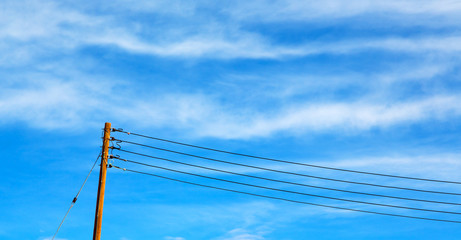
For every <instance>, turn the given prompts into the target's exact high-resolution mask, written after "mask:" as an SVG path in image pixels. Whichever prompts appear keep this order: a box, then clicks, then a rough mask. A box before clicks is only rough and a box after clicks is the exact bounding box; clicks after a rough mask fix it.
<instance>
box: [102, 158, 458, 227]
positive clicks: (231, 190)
mask: <svg viewBox="0 0 461 240" xmlns="http://www.w3.org/2000/svg"><path fill="white" fill-rule="evenodd" d="M111 167H113V168H116V169H120V170H123V171H128V172H133V173H138V174H143V175H149V176H153V177H158V178H163V179H167V180H171V181H176V182H181V183H186V184H190V185H195V186H200V187H206V188H212V189H217V190H222V191H227V192H234V193H240V194H245V195H251V196H256V197H262V198H269V199H275V200H281V201H286V202H292V203H299V204H304V205H312V206H319V207H325V208H332V209H338V210H347V211H354V212H362V213H370V214H377V215H385V216H393V217H402V218H412V219H420V220H429V221H438V222H447V223H461V221H456V220H447V219H438V218H426V217H417V216H409V215H401V214H393V213H382V212H375V211H368V210H360V209H353V208H345V207H338V206H331V205H324V204H317V203H311V202H304V201H298V200H292V199H287V198H281V197H274V196H267V195H262V194H256V193H249V192H244V191H238V190H233V189H228V188H221V187H215V186H209V185H204V184H199V183H194V182H188V181H184V180H180V179H175V178H170V177H165V176H161V175H157V174H152V173H146V172H141V171H136V170H131V169H126V168H121V167H118V166H111Z"/></svg>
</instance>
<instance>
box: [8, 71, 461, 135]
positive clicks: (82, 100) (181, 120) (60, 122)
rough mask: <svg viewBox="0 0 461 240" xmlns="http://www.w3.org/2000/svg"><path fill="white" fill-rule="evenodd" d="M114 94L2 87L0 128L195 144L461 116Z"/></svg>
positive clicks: (94, 89)
mask: <svg viewBox="0 0 461 240" xmlns="http://www.w3.org/2000/svg"><path fill="white" fill-rule="evenodd" d="M115 86H117V85H116V84H115V85H114V84H112V86H111V84H108V83H106V82H104V81H102V82H100V83H94V82H90V81H59V80H55V81H52V80H48V81H33V82H30V83H28V85H27V86H21V87H19V88H18V87H15V86H14V85H8V84H7V85H4V87H3V88H2V90H1V93H2V94H1V97H0V114H1V115H2V116H3V117H2V120H1V121H2V122H3V123H4V124H7V123H11V122H17V121H21V122H26V123H27V124H28V125H30V126H33V127H38V128H46V129H61V128H67V127H76V126H87V127H90V126H95V125H96V124H98V123H100V122H102V121H104V120H103V119H111V120H113V121H115V122H118V123H120V124H128V125H131V126H139V127H155V128H169V129H178V130H179V129H181V130H184V129H187V132H188V133H189V134H192V135H195V136H203V137H206V136H208V137H209V136H211V137H217V138H229V139H231V138H252V137H265V136H270V135H272V134H275V133H278V132H291V133H295V132H297V133H302V132H311V131H330V130H340V131H346V132H347V131H367V130H369V129H371V128H375V127H377V128H387V127H391V126H395V125H399V124H412V123H418V122H422V121H427V120H435V121H444V120H447V119H452V118H456V117H459V116H460V115H461V106H460V105H459V104H458V103H459V102H460V100H461V99H460V98H459V96H457V95H434V96H430V97H424V98H420V99H417V100H407V101H396V102H395V101H385V102H382V101H381V102H369V101H367V99H362V100H359V101H352V102H341V103H339V102H331V101H330V102H328V101H324V102H315V101H310V102H306V103H299V102H298V103H289V104H285V105H282V106H281V107H278V108H276V109H270V111H256V110H255V109H252V108H251V107H249V108H246V109H240V108H233V107H229V106H224V105H223V104H222V103H220V102H219V101H217V100H216V99H214V98H213V97H211V96H207V95H203V94H187V93H186V94H171V93H169V94H160V95H158V96H156V97H147V98H146V96H136V95H133V94H130V93H125V92H114V88H115ZM108 106H110V107H108ZM95 115H96V116H95ZM98 121H100V122H98Z"/></svg>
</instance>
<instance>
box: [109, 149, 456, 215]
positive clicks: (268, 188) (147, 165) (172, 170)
mask: <svg viewBox="0 0 461 240" xmlns="http://www.w3.org/2000/svg"><path fill="white" fill-rule="evenodd" d="M116 159H119V160H122V161H125V162H130V163H134V164H138V165H143V166H146V167H152V168H158V169H162V170H166V171H170V172H175V173H181V174H186V175H191V176H196V177H201V178H207V179H212V180H216V181H221V182H227V183H233V184H238V185H244V186H249V187H254V188H261V189H267V190H272V191H278V192H285V193H291V194H298V195H304V196H310V197H317V198H324V199H331V200H337V201H344V202H353V203H360V204H368V205H374V206H380V207H390V208H400V209H407V210H415V211H425V212H435V213H445V214H457V215H461V213H460V212H452V211H441V210H434V209H426V208H414V207H406V206H399V205H391V204H383V203H374V202H367V201H358V200H352V199H345V198H337V197H329V196H324V195H318V194H310V193H304V192H298V191H291V190H284V189H279V188H272V187H265V186H261V185H255V184H249V183H243V182H238V181H232V180H227V179H222V178H215V177H210V176H205V175H201V174H196V173H190V172H184V171H180V170H175V169H171V168H166V167H161V166H156V165H151V164H146V163H141V162H137V161H133V160H129V159H123V158H118V157H117V158H116Z"/></svg>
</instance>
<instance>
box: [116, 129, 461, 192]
mask: <svg viewBox="0 0 461 240" xmlns="http://www.w3.org/2000/svg"><path fill="white" fill-rule="evenodd" d="M112 131H114V132H122V133H126V134H129V135H135V136H139V137H144V138H150V139H153V140H158V141H163V142H168V143H173V144H178V145H183V146H187V147H193V148H199V149H203V150H209V151H214V152H220V153H226V154H232V155H237V156H242V157H249V158H255V159H261V160H268V161H274V162H282V163H288V164H295V165H300V166H306V167H314V168H322V169H328V170H335V171H343V172H351V173H360V174H368V175H374V176H382V177H392V178H403V179H410V180H418V181H429V182H438V183H451V184H461V182H458V181H447V180H438V179H429V178H417V177H409V176H400V175H393V174H383V173H375V172H368V171H357V170H351V169H344V168H334V167H327V166H321V165H315V164H307V163H299V162H292V161H287V160H281V159H275V158H267V157H260V156H255V155H249V154H243V153H237V152H230V151H225V150H220V149H215V148H209V147H203V146H198V145H193V144H188V143H182V142H177V141H172V140H167V139H163V138H157V137H151V136H146V135H142V134H138V133H132V132H126V131H124V130H123V129H115V128H113V129H112Z"/></svg>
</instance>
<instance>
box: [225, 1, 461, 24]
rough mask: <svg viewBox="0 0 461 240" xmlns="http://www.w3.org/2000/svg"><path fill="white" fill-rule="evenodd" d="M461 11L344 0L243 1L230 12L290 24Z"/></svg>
mask: <svg viewBox="0 0 461 240" xmlns="http://www.w3.org/2000/svg"><path fill="white" fill-rule="evenodd" d="M460 11H461V3H460V2H459V1H452V0H442V1H432V0H423V1H415V0H406V1H397V0H391V1H372V0H356V1H349V2H344V1H341V0H326V1H314V0H308V1H299V0H295V1H292V0H279V1H268V0H262V1H251V2H248V1H239V2H238V4H237V7H234V8H231V9H230V10H229V12H231V14H232V15H233V16H234V17H235V18H240V19H245V20H256V21H286V20H297V21H299V20H315V19H320V18H321V19H325V18H328V19H330V20H331V19H335V18H345V17H352V16H357V15H363V14H379V13H387V14H423V15H425V16H428V15H430V16H433V15H454V16H456V15H458V13H459V12H460Z"/></svg>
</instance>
